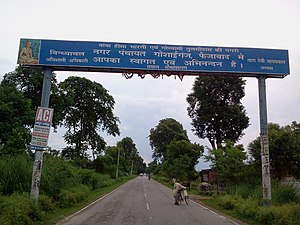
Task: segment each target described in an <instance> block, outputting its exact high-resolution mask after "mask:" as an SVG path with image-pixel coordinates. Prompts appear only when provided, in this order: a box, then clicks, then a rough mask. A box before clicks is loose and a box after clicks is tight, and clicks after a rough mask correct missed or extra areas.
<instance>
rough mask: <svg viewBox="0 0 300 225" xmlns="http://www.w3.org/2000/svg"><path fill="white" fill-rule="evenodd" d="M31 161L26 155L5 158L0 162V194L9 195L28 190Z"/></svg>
mask: <svg viewBox="0 0 300 225" xmlns="http://www.w3.org/2000/svg"><path fill="white" fill-rule="evenodd" d="M31 176H32V161H31V160H30V158H29V157H28V156H27V155H25V154H24V155H17V156H14V157H6V158H2V159H1V160H0V192H2V193H3V194H4V195H10V194H12V193H14V192H24V191H29V190H30V184H31Z"/></svg>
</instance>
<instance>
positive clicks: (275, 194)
mask: <svg viewBox="0 0 300 225" xmlns="http://www.w3.org/2000/svg"><path fill="white" fill-rule="evenodd" d="M272 202H273V204H276V205H282V204H287V203H293V202H297V192H296V189H295V188H294V187H292V186H287V185H283V184H280V183H275V184H274V185H273V188H272Z"/></svg>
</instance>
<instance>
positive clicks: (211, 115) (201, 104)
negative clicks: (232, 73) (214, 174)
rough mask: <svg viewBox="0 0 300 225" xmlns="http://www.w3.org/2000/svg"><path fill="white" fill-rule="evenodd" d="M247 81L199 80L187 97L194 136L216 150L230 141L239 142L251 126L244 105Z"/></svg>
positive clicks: (201, 77) (202, 78)
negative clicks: (205, 141) (208, 143)
mask: <svg viewBox="0 0 300 225" xmlns="http://www.w3.org/2000/svg"><path fill="white" fill-rule="evenodd" d="M244 84H245V81H244V80H242V79H241V78H238V77H217V76H211V77H208V76H199V77H197V78H196V80H195V83H194V85H193V89H192V93H190V94H189V95H188V97H187V102H188V104H189V106H188V108H187V111H188V115H189V116H190V117H191V119H192V126H193V131H194V133H195V134H196V135H197V136H198V137H199V138H203V139H204V138H207V139H208V141H209V142H210V144H211V147H212V148H213V149H216V148H217V146H221V145H222V144H224V143H225V141H226V140H230V141H233V142H236V141H238V140H239V138H240V137H241V136H242V135H243V130H244V129H246V128H247V127H248V126H249V118H248V117H247V116H246V111H245V109H244V107H243V105H242V103H241V99H242V98H243V97H244V95H245V93H244V87H243V86H244Z"/></svg>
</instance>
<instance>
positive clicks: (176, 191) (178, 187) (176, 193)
mask: <svg viewBox="0 0 300 225" xmlns="http://www.w3.org/2000/svg"><path fill="white" fill-rule="evenodd" d="M172 180H173V182H174V191H173V195H174V199H175V203H174V204H175V205H179V203H178V196H179V195H181V190H182V189H186V187H185V186H183V185H182V184H180V183H179V181H178V180H177V179H176V178H175V177H173V179H172Z"/></svg>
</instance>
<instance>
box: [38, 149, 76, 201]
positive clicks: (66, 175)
mask: <svg viewBox="0 0 300 225" xmlns="http://www.w3.org/2000/svg"><path fill="white" fill-rule="evenodd" d="M76 171H77V169H76V168H75V167H74V166H72V165H71V164H70V163H69V162H68V161H65V160H63V159H60V158H54V157H52V156H49V155H46V157H45V160H44V162H43V168H42V176H41V186H40V190H41V192H43V193H44V194H46V195H48V196H50V197H53V198H54V199H55V200H56V199H57V198H58V196H59V195H60V191H61V190H63V189H65V190H66V189H68V188H71V187H74V186H77V185H79V184H80V183H81V179H80V176H79V175H78V173H77V174H76Z"/></svg>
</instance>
